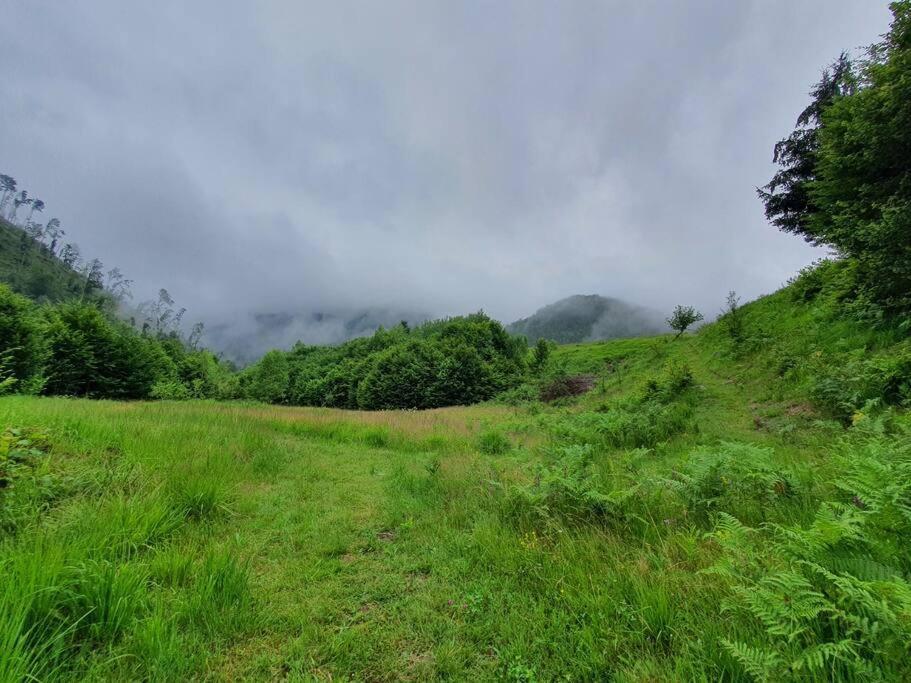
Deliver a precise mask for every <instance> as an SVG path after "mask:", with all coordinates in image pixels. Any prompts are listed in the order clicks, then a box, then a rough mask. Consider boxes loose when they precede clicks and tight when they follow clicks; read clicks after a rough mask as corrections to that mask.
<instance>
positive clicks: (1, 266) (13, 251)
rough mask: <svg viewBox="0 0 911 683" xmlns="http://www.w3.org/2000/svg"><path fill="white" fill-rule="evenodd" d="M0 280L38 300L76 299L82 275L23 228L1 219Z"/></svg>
mask: <svg viewBox="0 0 911 683" xmlns="http://www.w3.org/2000/svg"><path fill="white" fill-rule="evenodd" d="M0 282H2V283H5V284H7V285H9V286H10V288H12V290H13V291H14V292H17V293H19V294H23V295H25V296H27V297H29V298H31V299H34V300H36V301H39V302H44V301H51V302H60V301H66V300H68V299H73V298H79V297H80V296H81V295H82V293H83V290H84V288H85V277H84V276H83V275H82V274H80V273H78V272H76V271H75V270H73V269H72V268H70V267H68V266H67V265H66V264H65V263H63V261H61V260H60V259H59V258H57V257H55V256H53V255H51V253H50V252H49V251H48V249H47V248H46V247H44V245H42V244H40V243H39V242H36V241H35V240H33V239H32V238H30V237H29V236H28V235H26V233H25V231H24V230H22V228H19V227H17V226H15V225H12V224H11V223H9V222H7V221H6V220H3V219H2V218H0Z"/></svg>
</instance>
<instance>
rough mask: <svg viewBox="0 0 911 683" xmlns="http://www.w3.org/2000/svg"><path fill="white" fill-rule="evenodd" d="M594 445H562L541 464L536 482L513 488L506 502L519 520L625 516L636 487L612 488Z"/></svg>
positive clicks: (588, 519) (598, 520) (594, 520)
mask: <svg viewBox="0 0 911 683" xmlns="http://www.w3.org/2000/svg"><path fill="white" fill-rule="evenodd" d="M593 454H594V449H593V447H592V446H591V445H590V444H579V445H572V446H560V447H557V448H555V449H554V450H553V451H552V452H551V453H550V458H549V461H548V462H546V463H545V464H542V465H540V466H539V467H538V468H537V470H536V472H535V478H534V482H533V483H531V484H519V485H515V486H513V487H511V488H510V489H509V495H508V497H507V500H506V501H505V502H506V505H507V508H508V511H509V514H510V515H511V516H513V517H516V518H518V519H524V520H526V521H530V522H532V523H539V522H542V521H546V520H548V519H560V520H563V521H569V522H577V523H579V522H582V523H604V522H606V521H608V520H609V519H612V520H614V521H618V520H622V519H625V518H626V516H627V514H626V506H627V503H628V502H629V501H630V500H631V499H632V498H633V497H634V496H635V495H636V490H637V489H636V487H632V488H629V489H619V490H615V491H608V490H606V487H605V485H604V482H602V480H601V478H600V477H599V475H598V473H597V471H596V469H595V467H594V463H593V457H594V455H593Z"/></svg>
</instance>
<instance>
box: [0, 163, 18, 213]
mask: <svg viewBox="0 0 911 683" xmlns="http://www.w3.org/2000/svg"><path fill="white" fill-rule="evenodd" d="M0 192H3V195H2V198H0V216H4V215H6V213H5V212H6V206H7V204H8V203H9V200H10V197H12V196H13V195H15V194H16V179H15V178H13V177H12V176H9V175H6V174H5V173H3V174H0Z"/></svg>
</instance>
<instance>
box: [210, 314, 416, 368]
mask: <svg viewBox="0 0 911 683" xmlns="http://www.w3.org/2000/svg"><path fill="white" fill-rule="evenodd" d="M429 318H430V316H429V315H427V314H425V313H418V312H415V311H402V310H395V309H388V308H363V309H357V310H334V311H307V312H300V313H288V312H280V313H252V314H241V315H239V316H238V317H237V318H235V319H233V320H225V321H222V322H219V323H216V324H211V325H210V326H208V327H207V329H206V333H205V337H204V341H205V343H206V344H207V345H208V346H209V347H210V348H212V349H213V350H214V351H217V352H218V353H220V354H221V355H222V356H224V357H225V358H227V359H229V360H231V361H234V362H235V363H238V364H239V365H247V364H249V363H252V362H254V361H256V360H257V359H259V358H260V357H261V356H262V355H263V354H264V353H265V352H266V351H268V350H270V349H290V348H291V347H292V346H294V344H296V343H297V342H302V343H304V344H341V343H342V342H345V341H348V340H349V339H354V338H355V337H364V336H367V335H370V334H373V333H374V332H375V331H376V330H377V329H379V328H380V327H387V328H388V327H393V326H394V325H398V324H399V323H401V322H402V321H403V320H404V321H406V322H407V323H408V324H409V325H416V324H419V323H421V322H424V321H425V320H428V319H429Z"/></svg>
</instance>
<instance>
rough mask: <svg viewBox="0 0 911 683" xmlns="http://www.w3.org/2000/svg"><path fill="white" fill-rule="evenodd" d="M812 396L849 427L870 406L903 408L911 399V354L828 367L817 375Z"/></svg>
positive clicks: (853, 359) (906, 352)
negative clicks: (898, 406) (858, 413)
mask: <svg viewBox="0 0 911 683" xmlns="http://www.w3.org/2000/svg"><path fill="white" fill-rule="evenodd" d="M811 395H812V398H813V400H814V402H815V403H816V404H817V405H819V406H820V407H821V408H823V409H824V410H826V411H828V412H829V413H830V414H831V415H832V416H833V417H836V418H838V419H840V420H841V421H842V422H845V423H847V422H849V421H850V420H851V418H852V416H853V415H854V414H855V413H856V412H857V411H859V410H861V409H862V408H865V407H867V406H869V407H872V408H876V407H879V406H887V405H903V404H905V403H906V402H907V401H908V400H909V399H911V351H909V350H907V349H906V350H903V351H902V352H900V353H894V354H890V355H884V356H876V357H873V358H868V357H866V355H865V354H864V355H861V356H858V357H855V358H850V359H847V360H844V361H842V362H840V363H831V364H828V365H826V366H824V367H823V368H822V370H821V372H820V373H819V374H817V376H816V378H815V380H814V382H813V385H812V387H811Z"/></svg>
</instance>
